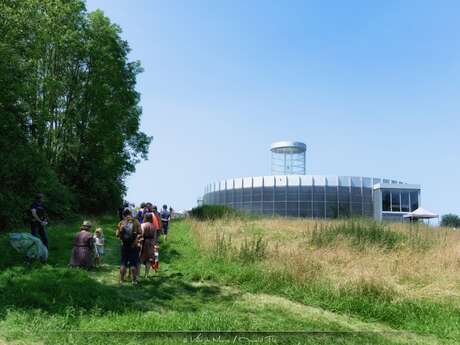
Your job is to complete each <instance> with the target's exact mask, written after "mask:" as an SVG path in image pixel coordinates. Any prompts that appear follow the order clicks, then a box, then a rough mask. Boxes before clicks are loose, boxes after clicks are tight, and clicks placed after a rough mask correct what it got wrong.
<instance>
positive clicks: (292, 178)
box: [287, 175, 300, 186]
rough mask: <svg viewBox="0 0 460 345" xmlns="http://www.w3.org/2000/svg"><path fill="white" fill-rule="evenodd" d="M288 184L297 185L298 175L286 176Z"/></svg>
mask: <svg viewBox="0 0 460 345" xmlns="http://www.w3.org/2000/svg"><path fill="white" fill-rule="evenodd" d="M287 180H288V185H289V186H298V185H299V184H300V177H299V176H298V175H290V176H288V177H287Z"/></svg>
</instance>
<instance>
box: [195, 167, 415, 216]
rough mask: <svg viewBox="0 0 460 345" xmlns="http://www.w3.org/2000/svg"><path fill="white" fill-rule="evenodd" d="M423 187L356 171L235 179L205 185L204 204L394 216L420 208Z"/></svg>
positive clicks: (298, 212)
mask: <svg viewBox="0 0 460 345" xmlns="http://www.w3.org/2000/svg"><path fill="white" fill-rule="evenodd" d="M419 199H420V187H419V186H417V185H409V184H405V183H403V182H400V181H395V180H390V179H382V178H373V177H356V176H319V175H284V176H259V177H246V178H236V179H229V180H225V181H221V182H219V183H214V184H210V185H208V186H206V188H205V194H204V196H203V203H204V204H209V205H226V206H229V207H232V208H235V209H239V210H243V211H245V212H250V213H256V214H263V215H280V216H288V217H310V218H339V217H350V216H354V217H356V216H357V217H374V218H376V219H393V218H395V217H396V218H398V217H402V215H404V214H405V213H407V212H411V211H414V210H415V209H417V208H418V207H419Z"/></svg>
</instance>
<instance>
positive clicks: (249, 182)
mask: <svg viewBox="0 0 460 345" xmlns="http://www.w3.org/2000/svg"><path fill="white" fill-rule="evenodd" d="M251 187H252V177H245V178H243V188H251Z"/></svg>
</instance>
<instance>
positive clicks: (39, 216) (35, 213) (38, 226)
mask: <svg viewBox="0 0 460 345" xmlns="http://www.w3.org/2000/svg"><path fill="white" fill-rule="evenodd" d="M44 199H45V197H44V195H43V194H42V193H38V194H37V195H36V197H35V201H34V202H33V204H32V206H30V213H31V219H30V230H31V231H30V232H31V234H32V235H33V236H35V237H39V238H40V239H41V241H42V243H43V245H44V246H45V247H46V248H48V234H47V232H46V225H47V224H48V217H47V215H46V209H45V206H44V205H43V201H44Z"/></svg>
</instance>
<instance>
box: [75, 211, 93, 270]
mask: <svg viewBox="0 0 460 345" xmlns="http://www.w3.org/2000/svg"><path fill="white" fill-rule="evenodd" d="M94 252H95V247H94V238H93V234H92V233H91V223H90V222H89V221H87V220H85V221H84V222H83V225H82V226H81V227H80V231H79V232H78V233H77V234H76V235H75V239H74V241H73V248H72V255H71V257H70V263H69V266H70V267H82V268H91V267H92V266H93V255H94Z"/></svg>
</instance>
